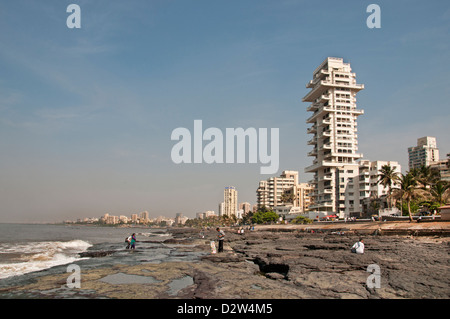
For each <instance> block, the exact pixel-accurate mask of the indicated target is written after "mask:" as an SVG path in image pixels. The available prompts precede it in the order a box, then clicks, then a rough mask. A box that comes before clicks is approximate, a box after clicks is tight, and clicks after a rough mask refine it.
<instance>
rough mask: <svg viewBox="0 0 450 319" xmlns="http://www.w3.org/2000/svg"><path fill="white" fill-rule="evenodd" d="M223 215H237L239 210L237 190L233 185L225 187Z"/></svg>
mask: <svg viewBox="0 0 450 319" xmlns="http://www.w3.org/2000/svg"><path fill="white" fill-rule="evenodd" d="M223 203H224V207H223V215H227V216H228V217H231V216H233V215H234V216H236V212H237V204H238V202H237V190H236V188H235V187H233V186H228V187H225V190H224V192H223Z"/></svg>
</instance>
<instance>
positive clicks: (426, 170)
mask: <svg viewBox="0 0 450 319" xmlns="http://www.w3.org/2000/svg"><path fill="white" fill-rule="evenodd" d="M414 173H415V174H416V178H417V181H418V182H419V183H420V184H422V188H423V189H428V188H429V187H432V186H433V185H435V184H436V183H437V182H438V181H439V178H440V177H439V172H438V171H437V170H435V169H432V168H431V166H425V165H423V166H422V167H420V168H419V169H417V170H415V171H414Z"/></svg>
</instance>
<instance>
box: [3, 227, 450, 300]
mask: <svg viewBox="0 0 450 319" xmlns="http://www.w3.org/2000/svg"><path fill="white" fill-rule="evenodd" d="M319 226H320V227H319ZM343 226H345V227H343ZM449 228H450V223H449V222H427V223H409V222H371V223H354V224H352V223H346V224H342V223H334V224H331V223H330V224H322V225H317V224H309V225H261V226H256V227H255V231H246V232H245V233H244V234H237V233H236V232H235V230H234V229H232V228H224V229H225V234H226V239H225V244H224V252H223V253H219V254H211V253H210V246H209V242H210V240H214V239H215V238H216V231H215V229H210V230H207V231H204V234H205V238H200V237H199V229H193V228H172V229H169V232H170V233H171V235H172V238H170V239H166V240H164V241H163V242H165V245H168V246H172V247H176V249H177V253H178V254H181V255H182V254H183V252H186V253H191V252H193V251H195V252H199V253H200V254H199V258H198V260H193V261H188V262H180V261H170V262H163V263H146V262H143V263H138V264H134V265H129V264H128V265H126V264H117V265H114V266H112V267H98V268H94V269H88V270H86V271H83V270H82V276H81V288H80V289H69V288H67V287H66V286H65V284H66V280H67V277H68V274H67V273H66V272H60V273H58V274H52V275H45V276H41V277H37V278H36V279H35V280H34V282H33V283H28V284H26V285H17V286H10V287H6V288H2V289H0V296H1V295H3V294H8V293H11V294H12V296H16V297H18V296H19V298H20V297H24V298H32V299H33V298H37V299H39V298H107V299H130V298H133V299H317V298H325V299H347V298H350V299H417V298H419V299H448V298H449V297H450V288H449V287H450V278H449V276H450V271H449V270H450V266H449V261H448V248H449V244H450V238H449V237H447V236H440V235H432V236H428V235H426V236H425V235H423V236H422V235H421V234H420V232H421V231H425V230H426V231H433V232H435V233H436V234H439V233H441V234H442V233H443V232H446V231H448V230H449ZM312 229H316V230H318V229H321V230H322V231H321V232H320V231H315V232H311V230H312ZM342 229H344V230H342ZM389 230H396V231H404V232H406V233H411V234H410V235H407V236H402V235H395V234H391V233H389ZM414 234H416V236H414ZM361 235H363V236H364V239H365V244H366V251H365V253H364V254H363V255H357V254H352V253H351V252H350V247H351V246H352V245H353V243H354V242H355V241H356V240H357V239H358V237H360V236H361ZM143 242H145V241H143ZM138 249H139V247H138ZM97 258H98V259H99V261H101V258H102V257H97ZM373 264H376V265H378V266H379V267H380V269H381V286H380V288H379V289H374V288H370V287H368V286H367V283H366V281H367V278H368V276H369V275H370V273H369V272H367V267H368V266H369V265H373Z"/></svg>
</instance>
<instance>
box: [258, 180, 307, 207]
mask: <svg viewBox="0 0 450 319" xmlns="http://www.w3.org/2000/svg"><path fill="white" fill-rule="evenodd" d="M313 191H314V187H313V186H312V185H310V184H307V183H300V184H299V183H298V171H283V173H282V174H281V175H280V176H279V177H270V178H268V179H267V180H265V181H260V182H259V187H258V189H257V190H256V205H257V206H258V208H261V207H263V206H265V207H267V208H270V209H274V208H275V207H284V206H286V207H288V206H293V207H299V208H300V210H301V211H304V210H307V209H308V207H309V205H310V204H311V197H310V195H311V193H312V192H313ZM283 194H284V195H290V194H292V196H291V199H292V201H289V202H287V201H286V200H285V198H284V196H283Z"/></svg>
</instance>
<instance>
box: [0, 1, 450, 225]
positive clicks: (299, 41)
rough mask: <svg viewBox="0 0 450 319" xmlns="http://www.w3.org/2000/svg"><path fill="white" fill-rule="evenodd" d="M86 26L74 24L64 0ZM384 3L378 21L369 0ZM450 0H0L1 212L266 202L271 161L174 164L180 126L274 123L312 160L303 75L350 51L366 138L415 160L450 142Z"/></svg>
mask: <svg viewBox="0 0 450 319" xmlns="http://www.w3.org/2000/svg"><path fill="white" fill-rule="evenodd" d="M71 3H76V4H78V5H79V6H80V8H81V28H80V29H69V28H68V27H67V25H66V19H67V17H68V16H69V15H70V13H67V12H66V8H67V6H68V5H69V4H71ZM371 3H376V4H378V5H379V6H380V8H381V28H380V29H369V28H368V27H367V25H366V19H367V17H368V16H369V13H366V8H367V6H368V5H369V4H371ZM449 31H450V2H449V1H447V0H442V1H437V0H430V1H423V0H421V1H417V0H416V1H415V0H396V1H392V0H389V1H379V0H370V1H363V0H354V1H335V0H330V1H310V0H307V1H300V0H299V1H296V0H284V1H283V0H279V1H275V0H271V1H268V0H215V1H211V0H193V1H185V0H158V1H156V0H154V1H147V0H145V1H144V0H142V1H137V0H136V1H133V0H129V1H118V0H108V1H106V0H105V1H103V0H96V1H81V0H71V1H61V0H40V1H31V0H30V1H20V0H15V1H2V2H0V222H35V221H36V222H40V221H61V220H64V219H76V218H79V217H99V216H101V215H103V214H104V213H107V212H109V213H111V214H115V215H119V214H123V215H130V214H131V213H135V212H137V213H139V212H141V211H144V210H147V211H149V213H150V215H151V216H153V217H156V216H158V215H166V216H175V214H176V213H183V214H184V215H186V216H189V217H194V216H195V213H196V212H201V211H205V210H215V211H216V212H217V207H218V203H219V202H221V201H222V200H223V189H224V187H225V186H230V185H232V186H235V187H236V188H237V190H238V192H239V193H238V201H239V202H243V201H247V202H250V203H252V204H254V203H255V201H256V193H255V192H256V188H257V187H258V182H259V181H260V180H263V179H267V178H268V177H269V176H267V175H261V174H260V166H261V164H260V163H258V164H211V165H208V164H180V165H176V164H174V163H173V162H172V160H171V149H172V147H173V146H174V145H175V144H176V142H175V141H172V140H171V138H170V137H171V133H172V131H173V130H174V129H175V128H178V127H186V128H188V129H189V130H191V132H193V124H194V120H196V119H199V120H202V121H203V127H204V129H206V128H208V127H216V128H219V129H221V130H223V131H224V132H225V129H226V128H237V127H242V128H249V127H254V128H279V132H280V154H279V155H280V169H279V172H278V173H277V174H274V175H279V174H280V173H281V171H282V170H286V169H289V170H298V171H299V172H300V180H301V181H303V182H305V181H308V180H310V179H311V177H312V176H311V175H310V174H305V173H304V168H305V167H306V166H309V165H311V164H312V160H313V158H312V157H308V156H307V153H308V152H309V151H310V150H311V149H312V147H311V146H309V145H307V141H308V140H309V139H311V135H308V134H307V133H306V130H307V128H308V126H309V125H307V124H306V123H305V120H306V119H307V117H309V116H310V115H309V114H308V112H307V111H306V108H307V107H308V105H309V104H308V103H303V102H301V99H302V98H303V96H304V95H305V94H306V93H307V92H308V89H307V88H306V87H305V85H306V83H307V82H308V81H309V80H311V79H312V73H313V71H314V69H315V68H316V67H317V66H318V65H319V64H320V63H321V62H322V61H323V60H324V59H325V58H326V57H328V56H332V57H342V58H344V61H345V62H349V63H351V67H352V69H353V72H355V73H356V76H357V82H358V83H362V84H364V85H365V90H363V91H361V92H360V93H359V94H358V95H357V105H358V108H359V109H364V110H365V114H364V115H362V116H360V117H359V118H358V138H359V151H360V152H361V153H363V154H364V158H365V159H369V160H393V161H398V162H400V164H401V165H402V168H403V171H406V170H407V169H408V168H407V157H408V156H407V148H408V147H410V146H414V145H416V142H417V138H419V137H422V136H435V137H436V138H437V143H438V147H439V149H440V152H441V158H445V154H447V153H449V152H450V134H449V133H450V129H449V123H450V111H449V101H450V90H449V87H450V77H449V74H450V63H449V58H450V32H449Z"/></svg>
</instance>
